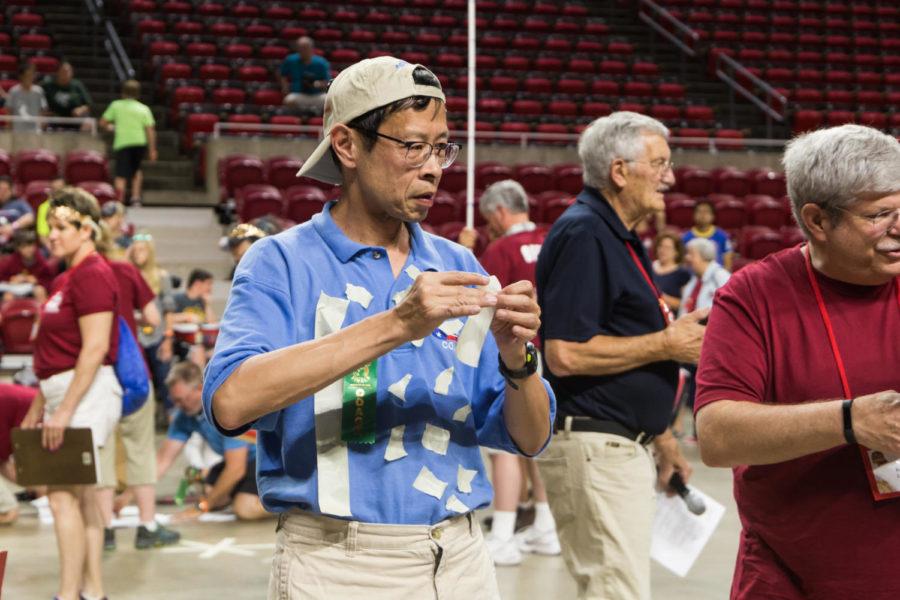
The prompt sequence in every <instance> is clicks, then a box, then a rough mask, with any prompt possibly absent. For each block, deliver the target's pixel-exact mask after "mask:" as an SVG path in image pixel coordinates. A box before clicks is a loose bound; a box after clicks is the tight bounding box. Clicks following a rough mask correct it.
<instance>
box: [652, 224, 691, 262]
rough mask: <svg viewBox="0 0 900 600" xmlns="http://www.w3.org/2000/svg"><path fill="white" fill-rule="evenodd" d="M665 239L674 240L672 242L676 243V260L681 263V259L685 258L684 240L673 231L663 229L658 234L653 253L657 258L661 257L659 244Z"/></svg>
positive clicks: (654, 241)
mask: <svg viewBox="0 0 900 600" xmlns="http://www.w3.org/2000/svg"><path fill="white" fill-rule="evenodd" d="M663 240H672V243H673V244H675V262H676V263H678V264H681V261H683V260H684V242H682V241H681V236H680V235H678V234H677V233H675V232H673V231H663V232H662V233H660V234H659V235H657V236H656V239H655V240H653V254H654V256H656V257H657V258H658V257H659V245H660V244H661V243H662V242H663Z"/></svg>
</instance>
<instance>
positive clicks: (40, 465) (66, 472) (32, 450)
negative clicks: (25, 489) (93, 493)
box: [12, 428, 97, 486]
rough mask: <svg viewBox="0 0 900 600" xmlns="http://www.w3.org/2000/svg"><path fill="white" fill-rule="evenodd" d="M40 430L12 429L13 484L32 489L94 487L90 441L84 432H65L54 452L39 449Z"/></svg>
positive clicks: (40, 447)
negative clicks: (35, 486) (50, 486)
mask: <svg viewBox="0 0 900 600" xmlns="http://www.w3.org/2000/svg"><path fill="white" fill-rule="evenodd" d="M41 434H42V431H41V430H40V429H18V428H16V429H13V430H12V446H13V455H14V456H15V458H16V482H17V483H18V484H19V485H22V486H33V485H87V484H94V483H97V460H96V456H95V455H94V441H93V436H92V435H91V430H90V429H88V428H83V429H82V428H78V429H66V433H65V435H64V436H63V444H62V446H60V447H59V448H58V449H57V450H56V451H55V452H50V451H49V450H46V449H45V448H44V447H43V446H42V445H41Z"/></svg>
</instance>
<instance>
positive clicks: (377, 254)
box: [372, 250, 381, 260]
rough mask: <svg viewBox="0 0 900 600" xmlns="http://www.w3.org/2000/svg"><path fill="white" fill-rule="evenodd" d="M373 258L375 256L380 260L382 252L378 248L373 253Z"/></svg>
mask: <svg viewBox="0 0 900 600" xmlns="http://www.w3.org/2000/svg"><path fill="white" fill-rule="evenodd" d="M372 258H374V259H375V260H378V259H379V258H381V252H379V251H378V250H376V251H375V252H373V253H372Z"/></svg>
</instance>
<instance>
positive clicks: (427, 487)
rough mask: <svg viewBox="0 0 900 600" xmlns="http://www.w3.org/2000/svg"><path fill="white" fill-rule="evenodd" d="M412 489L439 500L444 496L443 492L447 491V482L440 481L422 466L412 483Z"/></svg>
mask: <svg viewBox="0 0 900 600" xmlns="http://www.w3.org/2000/svg"><path fill="white" fill-rule="evenodd" d="M413 487H414V488H416V489H417V490H419V491H420V492H422V493H425V494H428V495H429V496H434V497H435V498H437V499H438V500H440V499H441V496H443V495H444V490H445V489H447V482H446V481H441V480H440V479H438V478H437V476H436V475H435V474H434V473H432V472H431V471H429V470H428V467H425V466H423V467H422V470H421V471H419V475H418V476H417V477H416V480H415V481H414V482H413Z"/></svg>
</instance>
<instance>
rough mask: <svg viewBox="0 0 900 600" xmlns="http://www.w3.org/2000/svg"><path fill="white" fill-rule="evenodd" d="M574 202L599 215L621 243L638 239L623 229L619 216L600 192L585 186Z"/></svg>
mask: <svg viewBox="0 0 900 600" xmlns="http://www.w3.org/2000/svg"><path fill="white" fill-rule="evenodd" d="M575 200H576V201H577V202H581V203H582V204H586V205H587V206H589V207H590V208H592V209H593V211H594V212H595V213H597V214H598V215H600V217H601V218H602V219H603V220H604V221H606V223H607V224H608V225H609V227H610V229H612V231H613V233H615V234H616V236H617V237H618V238H619V239H621V240H622V241H624V242H636V241H638V237H637V235H635V233H634V232H633V231H628V230H627V229H625V224H624V223H622V219H620V218H619V215H617V214H616V211H615V210H613V207H612V205H611V204H610V203H609V200H607V199H606V198H605V197H604V196H603V193H602V192H600V190H598V189H596V188H593V187H590V186H587V185H586V186H584V190H582V192H581V193H580V194H578V197H577V198H576V199H575Z"/></svg>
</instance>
